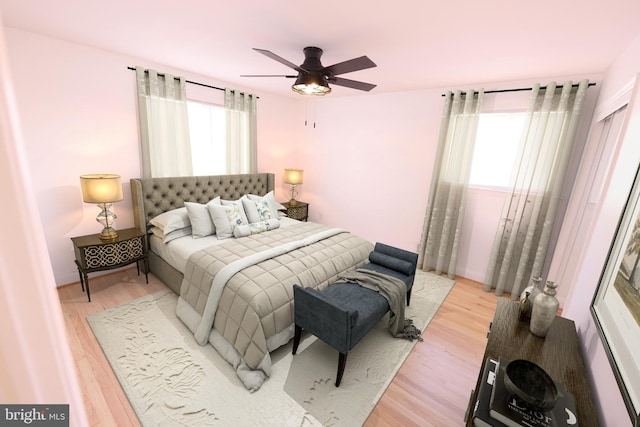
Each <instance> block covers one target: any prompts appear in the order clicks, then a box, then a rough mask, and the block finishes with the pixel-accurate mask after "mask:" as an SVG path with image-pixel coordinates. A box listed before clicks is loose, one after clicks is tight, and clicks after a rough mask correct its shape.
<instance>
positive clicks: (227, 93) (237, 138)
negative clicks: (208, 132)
mask: <svg viewBox="0 0 640 427" xmlns="http://www.w3.org/2000/svg"><path fill="white" fill-rule="evenodd" d="M256 101H257V97H256V96H255V95H252V94H245V93H240V92H238V91H234V90H232V89H225V90H224V106H225V108H226V109H227V173H256V172H258V148H257V147H258V137H257V124H256V115H257V102H256Z"/></svg>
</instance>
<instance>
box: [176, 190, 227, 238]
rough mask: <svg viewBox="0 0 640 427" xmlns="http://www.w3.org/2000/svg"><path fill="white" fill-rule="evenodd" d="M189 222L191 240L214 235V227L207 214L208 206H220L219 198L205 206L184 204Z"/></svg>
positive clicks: (192, 203) (191, 203)
mask: <svg viewBox="0 0 640 427" xmlns="http://www.w3.org/2000/svg"><path fill="white" fill-rule="evenodd" d="M184 205H185V207H186V208H187V212H188V214H189V220H190V221H191V227H192V234H193V238H194V239H197V238H200V237H206V236H211V235H212V234H215V233H216V227H215V224H214V223H213V221H212V219H211V215H210V214H209V209H208V207H209V206H216V205H220V197H216V198H215V199H212V200H210V201H209V202H208V203H207V204H206V205H203V204H201V203H194V202H184Z"/></svg>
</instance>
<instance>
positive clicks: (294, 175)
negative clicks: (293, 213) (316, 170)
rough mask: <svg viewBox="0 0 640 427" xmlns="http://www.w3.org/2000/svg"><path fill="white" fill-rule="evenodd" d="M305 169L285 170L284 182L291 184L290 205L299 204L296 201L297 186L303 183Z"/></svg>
mask: <svg viewBox="0 0 640 427" xmlns="http://www.w3.org/2000/svg"><path fill="white" fill-rule="evenodd" d="M303 174H304V171H303V170H302V169H285V170H284V183H285V184H289V185H290V186H291V200H289V205H290V206H295V205H297V204H298V202H297V201H296V194H298V193H297V192H296V186H297V185H300V184H302V177H303Z"/></svg>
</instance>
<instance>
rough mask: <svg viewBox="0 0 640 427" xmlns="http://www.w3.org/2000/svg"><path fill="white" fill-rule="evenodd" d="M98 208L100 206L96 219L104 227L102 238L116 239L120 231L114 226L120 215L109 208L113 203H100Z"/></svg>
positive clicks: (101, 233)
mask: <svg viewBox="0 0 640 427" xmlns="http://www.w3.org/2000/svg"><path fill="white" fill-rule="evenodd" d="M98 208H100V213H99V214H98V216H96V221H98V222H99V223H100V224H102V226H103V227H104V228H103V229H102V231H101V232H100V240H113V239H115V238H116V237H118V233H117V232H116V229H115V228H113V221H115V220H116V218H118V217H117V216H116V214H114V213H113V212H111V211H110V210H109V209H110V208H111V203H99V204H98Z"/></svg>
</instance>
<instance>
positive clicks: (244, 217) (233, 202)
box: [221, 195, 249, 224]
mask: <svg viewBox="0 0 640 427" xmlns="http://www.w3.org/2000/svg"><path fill="white" fill-rule="evenodd" d="M246 198H247V196H246V195H245V196H242V197H240V198H239V199H238V200H224V199H223V200H221V202H222V206H231V205H236V206H238V208H239V209H240V215H241V216H242V220H243V221H244V222H245V223H247V224H248V223H249V218H247V213H246V212H245V211H244V206H242V200H243V199H246Z"/></svg>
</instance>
